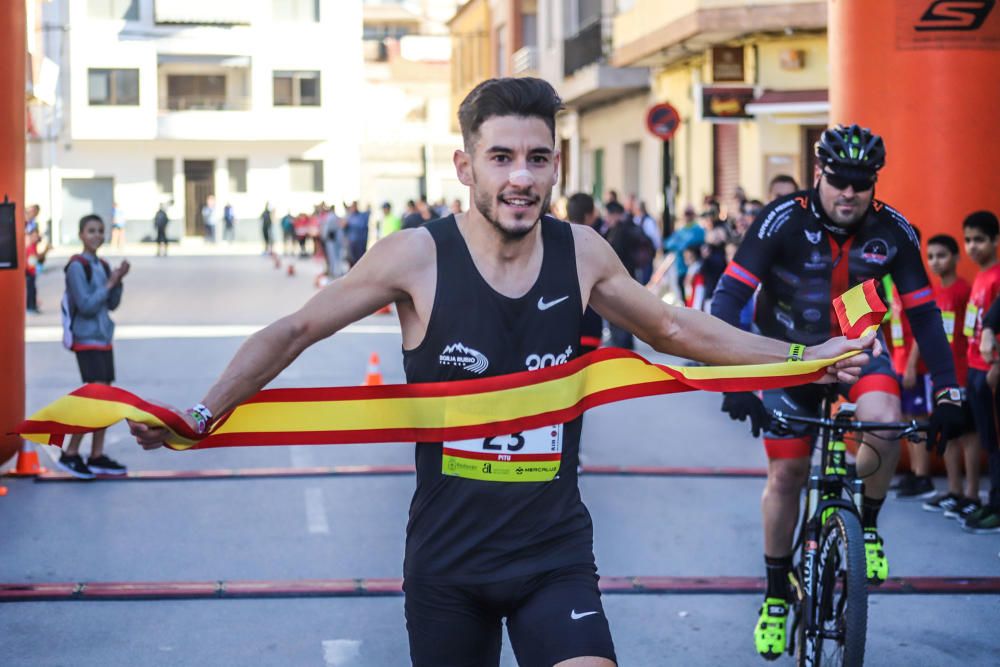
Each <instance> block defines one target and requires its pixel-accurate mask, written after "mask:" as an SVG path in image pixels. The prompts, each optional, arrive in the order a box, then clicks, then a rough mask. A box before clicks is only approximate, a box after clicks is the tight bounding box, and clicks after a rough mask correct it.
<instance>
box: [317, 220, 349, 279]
mask: <svg viewBox="0 0 1000 667" xmlns="http://www.w3.org/2000/svg"><path fill="white" fill-rule="evenodd" d="M343 228H344V221H343V220H341V218H340V216H339V215H337V211H336V208H335V207H334V206H333V205H332V204H331V205H330V210H328V211H327V212H326V215H325V216H324V218H323V228H322V229H321V230H320V233H321V234H322V235H323V250H324V251H325V254H326V275H328V276H330V277H331V278H339V277H340V276H342V275H343V274H344V271H343V265H344V229H343Z"/></svg>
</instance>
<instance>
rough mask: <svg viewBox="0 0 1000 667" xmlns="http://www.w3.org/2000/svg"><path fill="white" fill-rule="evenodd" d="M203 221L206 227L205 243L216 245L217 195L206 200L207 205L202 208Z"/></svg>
mask: <svg viewBox="0 0 1000 667" xmlns="http://www.w3.org/2000/svg"><path fill="white" fill-rule="evenodd" d="M201 221H202V224H203V225H205V241H207V242H208V243H215V195H208V197H206V198H205V205H204V206H202V207H201Z"/></svg>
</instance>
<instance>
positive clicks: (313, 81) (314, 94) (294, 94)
mask: <svg viewBox="0 0 1000 667" xmlns="http://www.w3.org/2000/svg"><path fill="white" fill-rule="evenodd" d="M274 106H276V107H318V106H319V72H275V73H274Z"/></svg>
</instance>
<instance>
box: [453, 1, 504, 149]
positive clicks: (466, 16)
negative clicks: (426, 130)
mask: <svg viewBox="0 0 1000 667" xmlns="http://www.w3.org/2000/svg"><path fill="white" fill-rule="evenodd" d="M448 29H449V32H450V33H451V63H452V65H451V117H452V121H451V122H452V131H453V132H458V130H459V128H458V107H459V105H460V104H461V103H462V100H463V99H465V96H466V95H468V94H469V91H471V90H472V89H473V88H475V87H476V85H477V84H479V83H480V82H481V81H483V80H484V79H489V78H491V77H493V76H494V72H495V67H496V63H495V60H496V58H495V53H494V46H493V32H494V31H493V19H492V12H491V11H490V2H489V0H469V1H468V2H466V3H465V4H463V5H462V6H460V7H459V8H458V10H457V11H456V12H455V16H453V17H452V19H451V20H450V21H448Z"/></svg>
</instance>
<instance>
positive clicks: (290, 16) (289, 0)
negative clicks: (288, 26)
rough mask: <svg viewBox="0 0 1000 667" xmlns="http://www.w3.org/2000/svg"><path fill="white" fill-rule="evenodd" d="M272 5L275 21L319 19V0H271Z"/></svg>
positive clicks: (316, 20) (314, 20) (309, 20)
mask: <svg viewBox="0 0 1000 667" xmlns="http://www.w3.org/2000/svg"><path fill="white" fill-rule="evenodd" d="M272 7H273V14H272V16H274V20H275V21H296V22H299V23H317V22H318V21H319V0H273V1H272Z"/></svg>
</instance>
